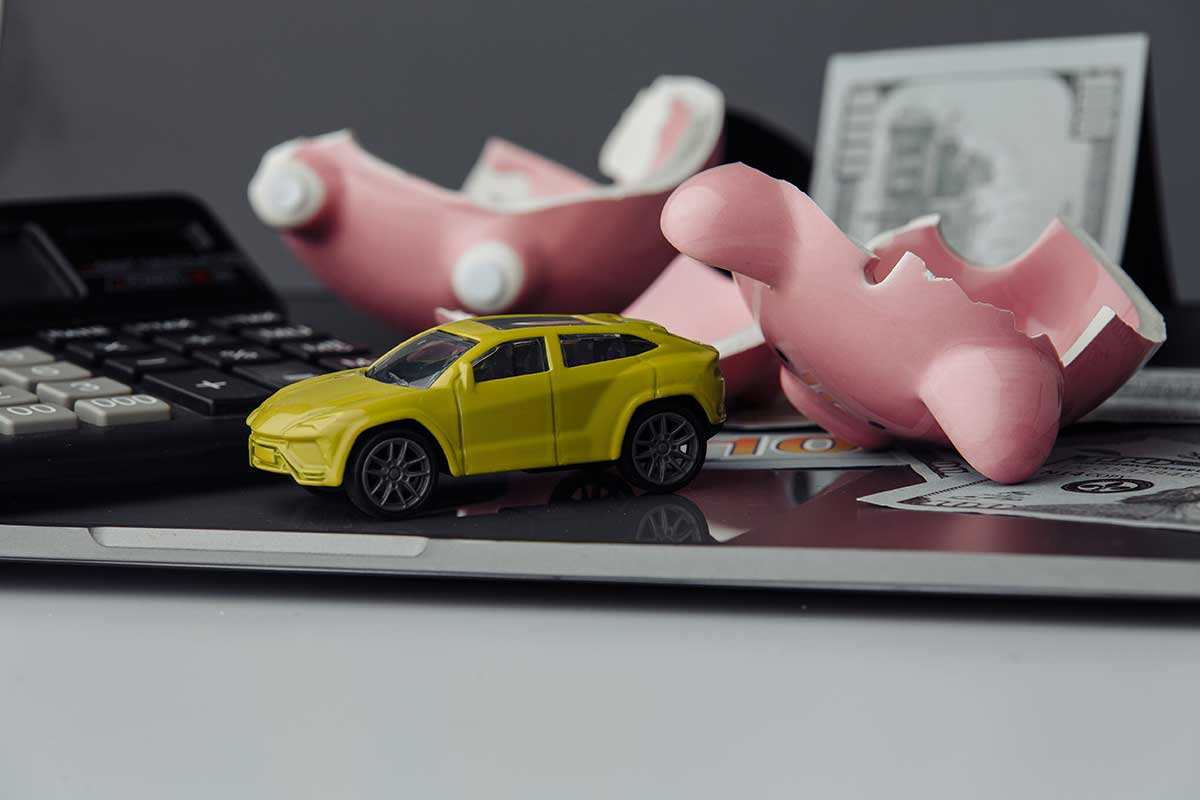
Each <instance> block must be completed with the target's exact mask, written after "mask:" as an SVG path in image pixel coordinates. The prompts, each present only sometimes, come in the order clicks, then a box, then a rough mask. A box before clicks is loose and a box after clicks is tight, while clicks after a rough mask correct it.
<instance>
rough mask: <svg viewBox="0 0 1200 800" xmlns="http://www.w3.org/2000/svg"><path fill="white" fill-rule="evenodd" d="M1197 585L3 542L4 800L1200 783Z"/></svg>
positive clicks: (1152, 788)
mask: <svg viewBox="0 0 1200 800" xmlns="http://www.w3.org/2000/svg"><path fill="white" fill-rule="evenodd" d="M1198 681H1200V608H1197V607H1186V606H1130V605H1126V606H1114V605H1097V604H1082V605H1079V604H1062V603H1057V604H1046V603H1039V602H1028V601H1020V602H1018V601H978V600H976V601H972V600H962V599H958V600H955V599H932V600H902V599H897V598H876V599H863V598H855V597H839V596H832V595H813V594H807V595H800V594H784V593H774V592H749V591H747V592H732V591H717V590H671V589H648V588H646V589H634V588H628V587H571V586H549V585H544V586H539V585H519V584H497V583H462V582H449V581H447V582H436V581H415V582H414V581H403V580H395V579H387V580H384V579H375V578H371V579H358V578H354V577H349V578H347V577H331V576H270V575H267V576H260V575H248V574H246V575H220V574H203V573H181V572H167V571H150V570H143V571H139V570H128V569H108V570H104V569H95V570H91V569H65V568H61V569H60V568H57V567H34V566H28V567H27V566H20V565H16V566H3V567H0V797H3V798H60V797H61V798H67V797H69V798H76V797H81V798H91V799H95V798H121V799H122V800H131V799H132V798H175V799H178V798H193V797H194V798H205V800H211V798H233V797H252V798H275V797H279V798H289V799H290V800H295V798H368V797H371V798H373V797H381V798H428V797H439V796H446V797H480V796H488V797H524V798H529V797H546V798H579V797H617V796H622V797H648V796H653V797H655V798H662V797H681V798H692V799H693V800H694V799H695V798H708V797H714V798H731V797H755V798H757V797H789V798H796V797H814V798H822V799H823V800H824V799H825V798H838V797H884V796H888V797H892V796H899V797H921V798H926V797H956V798H992V797H996V798H1001V797H1003V798H1012V797H1022V798H1027V797H1054V798H1065V797H1088V798H1093V797H1122V798H1158V797H1188V798H1196V797H1200V689H1198Z"/></svg>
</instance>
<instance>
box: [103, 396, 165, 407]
mask: <svg viewBox="0 0 1200 800" xmlns="http://www.w3.org/2000/svg"><path fill="white" fill-rule="evenodd" d="M91 402H92V405H94V406H96V407H97V408H117V407H119V406H125V407H126V408H129V407H132V406H152V405H154V404H155V403H158V402H160V401H159V400H158V398H156V397H151V396H150V395H148V394H127V395H124V396H122V397H97V398H95V399H93V400H92V401H91Z"/></svg>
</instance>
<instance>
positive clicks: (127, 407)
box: [75, 394, 171, 428]
mask: <svg viewBox="0 0 1200 800" xmlns="http://www.w3.org/2000/svg"><path fill="white" fill-rule="evenodd" d="M75 414H76V416H78V417H79V419H80V421H82V422H86V423H87V424H88V425H96V426H98V427H101V428H108V427H112V426H114V425H136V424H138V423H141V422H162V421H163V420H168V419H170V418H171V406H170V404H168V403H165V402H163V401H162V400H159V399H158V398H157V397H153V396H151V395H148V394H126V395H119V396H117V397H93V398H90V399H88V400H80V401H79V402H78V403H76V404H75Z"/></svg>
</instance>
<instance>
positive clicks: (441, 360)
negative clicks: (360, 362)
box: [367, 331, 475, 389]
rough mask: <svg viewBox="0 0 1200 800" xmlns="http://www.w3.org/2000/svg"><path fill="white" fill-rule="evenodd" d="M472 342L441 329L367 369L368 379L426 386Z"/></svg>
mask: <svg viewBox="0 0 1200 800" xmlns="http://www.w3.org/2000/svg"><path fill="white" fill-rule="evenodd" d="M474 346H475V342H473V341H471V340H470V339H466V338H463V337H462V336H455V335H454V334H452V333H446V332H445V331H433V332H432V333H428V334H426V335H424V336H422V337H420V338H419V339H414V340H413V341H411V342H409V343H408V344H406V345H404V346H403V347H401V348H400V349H399V350H397V351H396V352H394V353H392V354H391V355H390V356H387V357H386V358H385V359H384V360H383V361H381V362H379V363H378V364H376V365H375V366H374V367H371V369H370V370H368V371H367V377H368V378H374V379H375V380H377V381H381V382H383V383H393V384H396V385H397V386H407V387H410V388H413V389H428V388H429V387H430V386H432V385H433V382H434V381H436V380H437V379H438V377H439V376H440V375H441V374H442V373H443V372H445V371H446V369H447V367H449V366H450V365H451V364H453V363H454V362H455V361H457V360H458V358H459V356H461V355H462V354H463V353H465V352H467V351H468V350H470V349H471V348H472V347H474Z"/></svg>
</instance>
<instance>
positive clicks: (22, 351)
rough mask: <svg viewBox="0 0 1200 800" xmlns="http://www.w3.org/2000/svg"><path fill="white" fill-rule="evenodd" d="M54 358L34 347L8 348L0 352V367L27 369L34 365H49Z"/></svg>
mask: <svg viewBox="0 0 1200 800" xmlns="http://www.w3.org/2000/svg"><path fill="white" fill-rule="evenodd" d="M53 360H54V356H52V355H50V354H49V353H47V352H45V351H44V350H38V349H37V348H36V347H10V348H8V349H6V350H0V367H29V366H32V365H34V364H49V363H50V362H51V361H53Z"/></svg>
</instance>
